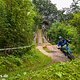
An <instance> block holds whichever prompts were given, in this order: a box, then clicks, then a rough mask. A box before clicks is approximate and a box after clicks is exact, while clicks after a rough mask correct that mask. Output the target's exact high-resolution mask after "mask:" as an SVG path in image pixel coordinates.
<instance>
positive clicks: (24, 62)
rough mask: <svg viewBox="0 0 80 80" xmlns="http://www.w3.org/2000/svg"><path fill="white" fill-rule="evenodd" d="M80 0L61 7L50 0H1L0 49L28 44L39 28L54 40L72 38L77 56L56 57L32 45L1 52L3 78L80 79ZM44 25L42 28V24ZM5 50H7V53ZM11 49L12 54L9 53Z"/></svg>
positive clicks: (0, 64) (0, 79) (6, 79)
mask: <svg viewBox="0 0 80 80" xmlns="http://www.w3.org/2000/svg"><path fill="white" fill-rule="evenodd" d="M79 4H80V0H73V3H72V4H71V7H70V8H69V9H63V10H58V9H57V7H56V5H55V4H52V3H51V1H50V0H0V49H2V48H3V49H5V48H9V47H11V48H13V47H21V46H22V47H23V46H29V45H32V44H33V43H34V41H33V40H34V37H35V35H34V34H35V33H36V31H37V29H38V28H42V27H41V26H42V23H43V21H45V22H46V21H47V24H49V25H47V26H46V25H45V24H44V23H43V24H44V25H45V29H44V30H45V31H44V30H43V31H44V36H46V39H48V40H49V42H51V43H52V44H57V42H58V37H59V36H62V37H64V38H66V39H70V40H71V45H70V46H71V48H72V49H73V51H74V53H76V54H74V55H75V56H78V59H75V60H72V61H71V62H66V63H65V62H64V63H63V62H62V63H55V64H52V63H53V61H52V60H51V59H50V58H48V57H47V56H45V55H43V54H42V53H41V52H39V51H38V50H37V49H36V48H35V47H36V46H34V45H33V46H31V47H29V48H26V49H18V50H11V51H10V50H9V51H3V52H0V80H79V79H80V75H79V74H80V60H79V58H80V57H79V56H80V54H79V53H80V51H79V50H80V41H79V40H80V5H79ZM42 29H43V28H42ZM4 53H6V54H4ZM9 53H10V54H9Z"/></svg>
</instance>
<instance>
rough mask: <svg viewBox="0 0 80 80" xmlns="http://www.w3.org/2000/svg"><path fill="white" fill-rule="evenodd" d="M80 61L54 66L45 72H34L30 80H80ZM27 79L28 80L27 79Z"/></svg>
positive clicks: (29, 77)
mask: <svg viewBox="0 0 80 80" xmlns="http://www.w3.org/2000/svg"><path fill="white" fill-rule="evenodd" d="M79 63H80V60H79V59H76V60H73V61H72V62H67V63H58V64H53V65H52V66H50V67H47V68H45V69H43V70H38V71H34V72H32V73H31V74H30V75H29V76H28V79H31V80H79V79H80V75H79V71H80V64H79ZM25 79H27V78H25ZM28 79H27V80H28Z"/></svg>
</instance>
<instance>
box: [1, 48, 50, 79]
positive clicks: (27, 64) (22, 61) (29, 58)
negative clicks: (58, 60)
mask: <svg viewBox="0 0 80 80" xmlns="http://www.w3.org/2000/svg"><path fill="white" fill-rule="evenodd" d="M49 64H51V59H50V58H48V57H46V56H45V55H43V54H42V53H41V52H39V51H38V50H36V49H35V48H34V49H31V50H30V51H29V52H26V54H24V55H23V56H22V57H18V56H14V55H9V56H6V57H4V56H3V57H1V56H0V75H5V74H7V75H8V76H9V77H8V78H9V79H10V80H14V79H16V78H19V77H20V76H19V75H23V76H22V77H23V78H24V76H25V72H26V73H27V74H28V73H29V72H32V71H35V70H38V69H43V68H44V67H46V66H47V65H49ZM9 79H8V80H9Z"/></svg>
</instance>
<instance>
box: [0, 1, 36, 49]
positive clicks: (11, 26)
mask: <svg viewBox="0 0 80 80" xmlns="http://www.w3.org/2000/svg"><path fill="white" fill-rule="evenodd" d="M0 4H1V5H0V14H3V15H0V17H1V18H0V21H2V23H0V24H1V25H0V26H1V28H0V30H1V31H0V34H2V35H0V36H1V38H0V44H1V45H0V47H1V48H4V47H17V46H26V45H30V44H32V42H33V26H34V19H33V18H34V17H35V16H36V13H35V11H34V6H33V4H32V3H31V1H30V0H0Z"/></svg>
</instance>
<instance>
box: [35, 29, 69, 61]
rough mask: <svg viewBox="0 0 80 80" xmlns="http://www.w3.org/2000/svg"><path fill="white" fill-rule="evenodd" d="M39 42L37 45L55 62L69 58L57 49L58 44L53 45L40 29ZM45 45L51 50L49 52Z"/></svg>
mask: <svg viewBox="0 0 80 80" xmlns="http://www.w3.org/2000/svg"><path fill="white" fill-rule="evenodd" d="M37 40H38V41H37V42H38V46H37V47H36V48H37V49H38V50H39V51H41V52H42V53H43V54H44V55H46V56H48V57H51V58H52V60H53V61H54V62H66V61H69V59H68V58H67V57H66V56H65V55H64V54H63V53H62V52H61V51H60V50H59V49H57V45H51V44H50V43H49V42H48V41H47V40H46V39H45V38H44V36H43V35H42V31H41V30H38V33H37ZM44 47H45V48H46V49H47V50H48V51H51V52H50V53H49V52H47V51H46V50H45V49H44Z"/></svg>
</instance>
